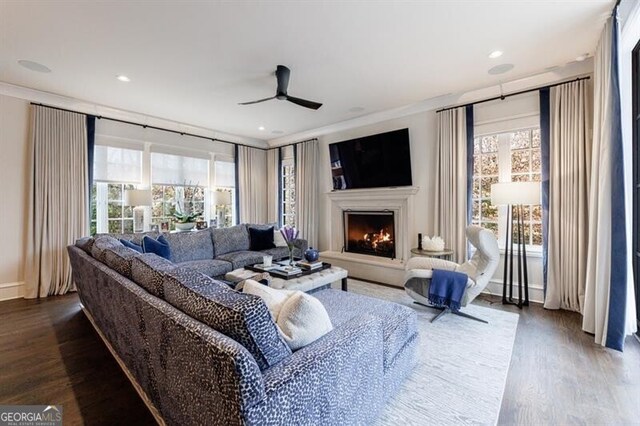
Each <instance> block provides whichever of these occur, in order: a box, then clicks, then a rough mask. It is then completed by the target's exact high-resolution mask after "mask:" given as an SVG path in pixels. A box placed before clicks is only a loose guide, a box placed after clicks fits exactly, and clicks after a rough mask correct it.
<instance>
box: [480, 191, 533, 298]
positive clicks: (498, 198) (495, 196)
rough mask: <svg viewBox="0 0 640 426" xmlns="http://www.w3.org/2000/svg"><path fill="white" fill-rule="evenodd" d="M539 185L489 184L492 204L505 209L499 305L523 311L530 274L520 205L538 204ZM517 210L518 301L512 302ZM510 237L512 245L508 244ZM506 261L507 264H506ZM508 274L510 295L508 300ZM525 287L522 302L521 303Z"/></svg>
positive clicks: (527, 296) (527, 293)
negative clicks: (502, 268)
mask: <svg viewBox="0 0 640 426" xmlns="http://www.w3.org/2000/svg"><path fill="white" fill-rule="evenodd" d="M540 195H541V190H540V182H506V183H494V184H493V185H491V204H493V205H494V206H499V205H506V206H507V232H506V236H505V241H504V250H505V252H504V274H503V276H502V277H503V278H502V303H503V304H505V305H516V306H517V307H518V308H520V309H522V307H523V306H528V305H529V275H528V271H527V249H526V244H525V242H524V229H523V221H524V214H523V209H522V206H523V205H532V204H540ZM514 207H515V211H516V229H515V233H516V235H515V237H516V238H517V242H518V253H517V262H518V302H517V303H516V302H515V301H514V300H513V238H514V235H513V233H514V229H513V219H514V218H513V208H514ZM509 238H511V242H509ZM507 260H508V261H507ZM507 275H509V296H508V297H507ZM523 284H524V300H523V294H522V293H523Z"/></svg>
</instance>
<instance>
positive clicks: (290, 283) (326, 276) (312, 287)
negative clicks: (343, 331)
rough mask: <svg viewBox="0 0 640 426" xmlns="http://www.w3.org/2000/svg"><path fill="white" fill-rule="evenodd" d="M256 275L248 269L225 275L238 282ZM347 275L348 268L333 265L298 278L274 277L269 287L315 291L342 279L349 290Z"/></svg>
mask: <svg viewBox="0 0 640 426" xmlns="http://www.w3.org/2000/svg"><path fill="white" fill-rule="evenodd" d="M254 275H256V272H254V271H249V270H248V269H235V270H233V271H231V272H229V273H227V274H226V275H225V277H224V278H225V280H227V281H231V282H238V281H242V280H246V279H248V278H251V277H252V276H254ZM347 275H348V271H347V270H346V269H342V268H339V267H337V266H332V267H331V268H327V269H323V270H321V271H318V272H314V273H313V274H309V275H303V276H301V277H298V278H292V279H290V280H285V279H282V278H278V277H275V276H274V277H272V279H271V284H269V287H273V288H278V289H281V288H283V289H286V290H300V291H304V292H305V293H315V292H317V291H320V290H324V289H327V288H329V287H331V283H334V282H336V281H339V280H341V281H342V290H344V291H347Z"/></svg>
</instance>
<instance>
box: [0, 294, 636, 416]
mask: <svg viewBox="0 0 640 426" xmlns="http://www.w3.org/2000/svg"><path fill="white" fill-rule="evenodd" d="M479 299H480V300H478V301H477V303H479V304H481V305H491V307H493V308H496V309H504V310H509V311H517V308H514V307H511V306H506V307H505V306H502V305H501V304H499V301H498V299H496V298H492V297H489V296H487V297H485V296H481V298H479ZM494 302H495V303H494ZM520 314H521V315H520V322H519V325H518V332H517V336H516V342H515V347H514V353H513V358H512V361H511V366H510V370H509V376H508V379H507V385H506V389H505V395H504V399H503V403H502V410H501V413H500V420H499V423H500V424H530V425H539V424H634V423H640V343H638V342H637V341H635V339H633V338H632V337H630V338H629V340H627V346H626V350H625V352H624V353H618V352H615V351H610V350H606V349H603V348H601V347H599V346H597V345H595V344H594V343H593V338H592V336H590V335H588V334H586V333H583V332H582V331H580V321H581V320H580V318H581V317H580V315H578V314H575V313H570V312H564V311H546V310H544V309H542V307H541V306H539V305H533V306H530V307H529V308H527V309H525V310H523V311H520ZM0 404H62V405H63V407H64V419H65V424H90V425H95V424H123V423H127V424H131V423H135V424H154V420H153V418H152V417H151V415H150V414H149V412H148V411H147V408H146V407H145V405H144V404H143V402H142V401H141V399H140V398H139V397H138V395H137V393H136V392H135V390H134V389H133V387H132V386H131V384H130V383H129V381H128V379H127V378H126V376H125V375H124V373H123V372H122V371H121V370H120V367H119V366H118V364H117V363H116V361H115V360H114V359H113V358H112V357H111V354H110V353H109V351H108V350H107V348H106V347H105V346H104V344H103V343H102V341H101V340H100V338H99V337H98V335H97V334H96V332H95V331H94V330H93V328H92V326H91V324H90V323H89V321H88V320H87V319H86V317H85V316H84V314H83V313H82V311H81V310H80V306H79V302H78V297H77V295H75V294H70V295H67V296H58V297H52V298H49V299H47V300H43V301H36V300H24V299H17V300H11V301H6V302H1V303H0Z"/></svg>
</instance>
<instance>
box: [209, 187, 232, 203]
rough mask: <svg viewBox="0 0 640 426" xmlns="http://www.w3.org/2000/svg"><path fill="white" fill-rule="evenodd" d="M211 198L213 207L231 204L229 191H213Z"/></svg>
mask: <svg viewBox="0 0 640 426" xmlns="http://www.w3.org/2000/svg"><path fill="white" fill-rule="evenodd" d="M212 198H213V205H215V206H219V205H223V206H228V205H229V204H231V193H230V192H229V191H214V192H213V197H212Z"/></svg>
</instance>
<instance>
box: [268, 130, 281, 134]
mask: <svg viewBox="0 0 640 426" xmlns="http://www.w3.org/2000/svg"><path fill="white" fill-rule="evenodd" d="M271 133H273V134H274V135H281V134H283V133H284V132H283V131H282V130H273V131H272V132H271Z"/></svg>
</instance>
